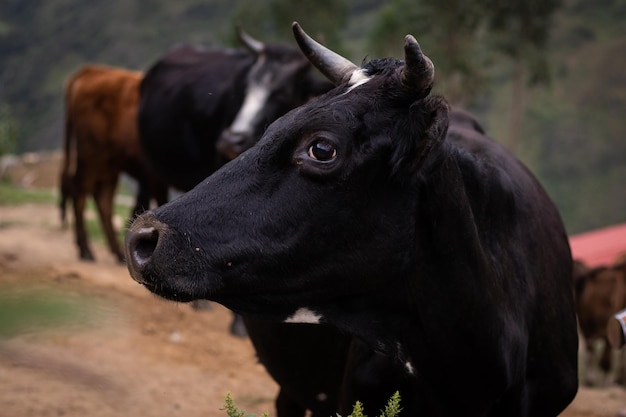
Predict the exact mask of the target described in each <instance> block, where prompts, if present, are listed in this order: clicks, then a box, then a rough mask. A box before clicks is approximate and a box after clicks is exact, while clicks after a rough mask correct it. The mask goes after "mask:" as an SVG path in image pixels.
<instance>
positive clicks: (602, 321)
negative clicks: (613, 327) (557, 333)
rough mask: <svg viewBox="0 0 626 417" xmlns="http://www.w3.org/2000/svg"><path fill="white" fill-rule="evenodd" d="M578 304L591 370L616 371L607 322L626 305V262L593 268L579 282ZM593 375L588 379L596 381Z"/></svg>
mask: <svg viewBox="0 0 626 417" xmlns="http://www.w3.org/2000/svg"><path fill="white" fill-rule="evenodd" d="M575 287H576V304H577V307H576V309H577V314H578V322H579V326H580V331H581V333H582V335H583V337H584V339H585V347H586V352H587V357H588V358H590V360H589V362H590V363H589V364H587V365H588V367H590V369H589V372H590V373H592V372H595V368H596V367H597V366H599V367H600V368H601V369H602V370H603V371H605V372H609V371H612V366H613V365H614V364H612V357H611V356H612V352H611V349H610V347H609V343H608V339H607V324H608V323H609V321H610V320H611V319H612V317H613V315H614V314H616V313H617V312H618V311H620V310H622V309H624V308H626V264H617V265H613V266H598V267H595V268H591V269H589V270H588V271H587V272H586V273H584V274H583V275H582V277H581V278H579V279H578V281H577V282H576V285H575ZM593 379H595V377H594V376H593V375H588V376H587V381H586V382H587V383H588V384H594V383H596V382H597V381H593Z"/></svg>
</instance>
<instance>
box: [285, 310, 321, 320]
mask: <svg viewBox="0 0 626 417" xmlns="http://www.w3.org/2000/svg"><path fill="white" fill-rule="evenodd" d="M321 318H322V315H321V314H317V313H315V312H314V311H311V310H309V309H308V308H306V307H302V308H299V309H297V310H296V312H295V313H293V314H292V315H291V316H289V317H287V319H286V320H285V323H309V324H319V323H320V320H321Z"/></svg>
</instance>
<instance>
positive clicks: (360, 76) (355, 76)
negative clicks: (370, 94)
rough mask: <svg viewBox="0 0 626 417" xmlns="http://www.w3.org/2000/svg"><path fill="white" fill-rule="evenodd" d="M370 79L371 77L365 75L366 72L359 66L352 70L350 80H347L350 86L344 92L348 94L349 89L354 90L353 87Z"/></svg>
mask: <svg viewBox="0 0 626 417" xmlns="http://www.w3.org/2000/svg"><path fill="white" fill-rule="evenodd" d="M371 79H372V77H370V76H369V75H367V72H365V70H363V68H359V69H357V70H354V72H353V73H352V76H351V77H350V81H348V85H349V86H350V87H349V88H348V89H347V90H346V92H345V93H344V94H348V93H349V92H350V91H352V90H354V89H355V88H357V87H358V86H360V85H363V84H365V83H366V82H368V81H369V80H371Z"/></svg>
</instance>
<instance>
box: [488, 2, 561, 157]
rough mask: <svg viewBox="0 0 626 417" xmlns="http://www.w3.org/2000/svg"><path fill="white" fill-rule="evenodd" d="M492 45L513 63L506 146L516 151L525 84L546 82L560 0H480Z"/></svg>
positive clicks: (523, 105)
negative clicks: (547, 52)
mask: <svg viewBox="0 0 626 417" xmlns="http://www.w3.org/2000/svg"><path fill="white" fill-rule="evenodd" d="M482 1H483V2H484V10H485V16H486V18H487V19H488V28H489V31H490V40H491V42H490V43H491V45H493V47H494V50H495V51H498V52H500V53H502V54H503V55H504V56H506V57H508V58H509V59H510V60H511V61H512V63H513V67H512V68H513V69H512V74H511V80H512V81H511V82H512V89H511V103H510V113H509V124H508V140H507V145H508V147H509V149H510V150H511V151H512V152H513V153H517V150H518V147H519V138H520V134H521V126H522V119H523V115H524V108H525V104H524V101H525V97H524V92H525V90H526V85H531V86H532V85H537V84H541V83H547V82H548V81H549V69H548V62H547V59H546V48H547V43H548V38H549V34H550V29H551V28H552V27H553V25H552V19H553V16H554V13H555V11H556V10H557V8H558V7H559V6H560V4H561V2H560V0H509V1H506V2H503V1H500V0H482Z"/></svg>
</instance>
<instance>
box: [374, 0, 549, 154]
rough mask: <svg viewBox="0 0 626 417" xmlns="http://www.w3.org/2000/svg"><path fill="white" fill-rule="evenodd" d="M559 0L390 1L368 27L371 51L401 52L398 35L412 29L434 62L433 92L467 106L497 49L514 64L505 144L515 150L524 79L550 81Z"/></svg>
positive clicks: (481, 89) (479, 89)
mask: <svg viewBox="0 0 626 417" xmlns="http://www.w3.org/2000/svg"><path fill="white" fill-rule="evenodd" d="M558 4H559V0H512V1H508V2H502V1H499V0H475V1H472V2H467V1H463V0H450V1H446V2H442V1H440V0H417V1H415V0H392V1H391V2H390V3H388V4H387V6H385V8H384V9H383V10H382V11H381V14H380V17H379V19H378V22H377V24H376V26H375V27H374V29H373V30H372V31H371V32H370V35H369V42H370V48H371V49H370V50H372V51H374V52H375V53H376V54H379V55H381V56H402V50H401V49H400V48H401V43H400V42H399V41H398V40H399V39H402V37H403V36H404V35H405V34H406V33H413V34H414V35H415V36H416V37H417V38H418V40H419V41H420V42H421V43H422V45H424V47H425V52H426V53H427V54H428V55H429V56H430V57H431V58H432V59H433V61H434V62H435V67H436V69H437V74H438V75H437V84H436V89H437V92H439V93H441V94H443V95H444V96H445V97H446V98H447V99H448V100H449V101H450V102H451V103H452V104H454V105H457V106H467V105H468V103H469V102H471V100H472V99H475V98H476V97H477V96H478V95H479V93H482V92H484V91H485V89H486V86H487V78H488V77H489V71H490V69H491V68H492V67H493V62H494V61H495V60H496V59H497V54H498V53H499V54H501V55H504V56H505V57H507V58H509V59H510V60H511V61H512V62H513V63H514V64H513V71H512V72H513V73H512V75H511V78H512V80H513V81H512V82H513V89H512V94H511V117H510V123H509V140H508V143H509V146H510V147H511V149H512V150H513V151H515V150H516V148H517V142H518V137H519V131H520V126H521V118H522V114H523V108H524V107H523V91H524V88H525V85H526V82H528V81H529V82H531V83H532V84H536V83H540V82H545V81H547V80H548V67H547V61H546V59H545V55H544V52H545V48H546V44H547V40H548V34H549V28H550V27H551V24H550V21H551V19H552V16H553V14H554V12H555V10H556V8H557V6H558ZM429 45H430V46H429ZM494 52H495V53H494Z"/></svg>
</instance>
